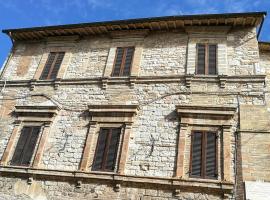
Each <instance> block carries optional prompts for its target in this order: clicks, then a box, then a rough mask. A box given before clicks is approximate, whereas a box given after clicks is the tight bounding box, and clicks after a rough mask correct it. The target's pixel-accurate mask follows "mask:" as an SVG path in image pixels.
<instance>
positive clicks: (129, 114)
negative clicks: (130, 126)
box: [88, 105, 138, 123]
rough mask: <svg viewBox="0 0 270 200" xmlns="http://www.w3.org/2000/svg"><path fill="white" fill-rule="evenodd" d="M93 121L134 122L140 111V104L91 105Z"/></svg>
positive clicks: (89, 108) (89, 107) (90, 110)
mask: <svg viewBox="0 0 270 200" xmlns="http://www.w3.org/2000/svg"><path fill="white" fill-rule="evenodd" d="M88 110H89V113H90V116H91V121H97V122H99V123H101V122H118V123H125V122H129V123H130V122H133V117H134V116H135V115H136V114H137V112H138V105H89V106H88Z"/></svg>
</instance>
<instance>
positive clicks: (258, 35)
mask: <svg viewBox="0 0 270 200" xmlns="http://www.w3.org/2000/svg"><path fill="white" fill-rule="evenodd" d="M264 18H265V15H263V18H262V22H261V24H260V27H259V31H258V34H257V40H259V37H260V33H261V30H262V26H263V23H264Z"/></svg>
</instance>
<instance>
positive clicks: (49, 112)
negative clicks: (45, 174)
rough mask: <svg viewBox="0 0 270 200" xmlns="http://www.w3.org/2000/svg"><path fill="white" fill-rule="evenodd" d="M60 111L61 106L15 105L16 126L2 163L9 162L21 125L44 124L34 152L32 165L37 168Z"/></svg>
mask: <svg viewBox="0 0 270 200" xmlns="http://www.w3.org/2000/svg"><path fill="white" fill-rule="evenodd" d="M58 111H59V108H58V107H57V106H15V110H14V113H15V115H16V116H17V120H16V121H15V127H14V129H13V131H12V134H11V137H10V139H9V141H8V144H7V148H6V149H5V151H4V153H3V157H2V159H1V162H0V163H1V165H7V163H8V162H9V160H10V157H11V153H12V150H13V149H14V146H15V139H16V138H17V136H18V134H19V131H20V128H21V126H23V125H28V124H31V125H32V124H35V125H38V126H43V130H42V132H41V136H40V137H39V138H40V139H39V142H38V146H37V149H36V151H35V154H34V160H33V162H32V167H36V168H37V167H38V166H39V163H40V161H41V158H42V155H43V151H44V148H45V143H46V141H47V138H48V135H49V131H50V124H51V123H52V121H53V118H54V117H55V115H56V114H57V113H58Z"/></svg>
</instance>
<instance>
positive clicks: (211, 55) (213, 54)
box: [208, 44, 217, 74]
mask: <svg viewBox="0 0 270 200" xmlns="http://www.w3.org/2000/svg"><path fill="white" fill-rule="evenodd" d="M208 51H209V52H208V74H216V64H217V45H215V44H211V45H209V47H208Z"/></svg>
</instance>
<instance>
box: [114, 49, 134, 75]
mask: <svg viewBox="0 0 270 200" xmlns="http://www.w3.org/2000/svg"><path fill="white" fill-rule="evenodd" d="M133 54H134V47H118V48H117V50H116V56H115V60H114V67H113V72H112V76H129V75H130V71H131V64H132V59H133Z"/></svg>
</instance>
